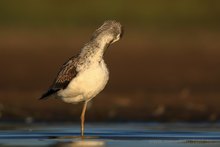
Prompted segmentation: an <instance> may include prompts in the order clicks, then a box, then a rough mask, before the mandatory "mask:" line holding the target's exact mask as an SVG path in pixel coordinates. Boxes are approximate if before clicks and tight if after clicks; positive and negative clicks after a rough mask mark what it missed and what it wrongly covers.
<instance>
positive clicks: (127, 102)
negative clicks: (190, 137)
mask: <svg viewBox="0 0 220 147" xmlns="http://www.w3.org/2000/svg"><path fill="white" fill-rule="evenodd" d="M108 19H115V20H117V21H119V22H121V24H122V25H123V26H124V28H125V34H124V38H123V39H122V40H120V41H119V42H117V43H115V44H114V45H112V46H111V47H110V48H109V49H108V50H107V52H106V54H105V59H106V63H107V65H108V67H109V69H110V81H109V83H108V85H107V87H106V88H105V90H104V91H103V92H102V93H101V94H99V95H98V96H97V97H96V98H94V99H93V101H92V103H91V104H90V106H89V108H88V112H87V116H86V117H87V120H88V121H217V120H219V118H220V107H219V106H220V91H219V90H220V68H219V64H220V1H218V0H212V1H208V0H180V1H174V0H168V1H164V0H156V1H153V0H147V1H146V0H137V1H135V2H133V1H125V0H121V1H118V0H111V1H103V0H93V1H70V0H65V1H58V0H53V1H52V0H45V1H40V0H32V1H22V0H20V1H18V0H17V1H16V0H15V1H6V0H2V1H1V2H0V63H1V70H0V71H1V72H0V119H1V120H2V121H4V120H20V121H27V122H29V121H33V120H36V121H61V120H62V121H78V120H79V116H80V111H81V106H82V104H79V105H71V104H66V103H64V102H62V101H61V100H57V99H53V98H51V99H48V100H46V101H39V100H38V97H40V96H41V94H42V93H43V92H45V90H47V88H48V87H49V86H50V84H51V82H52V81H53V79H54V78H55V76H56V73H57V72H58V70H59V67H60V66H61V65H62V64H63V63H64V62H65V61H66V60H67V59H68V58H69V57H71V56H73V55H74V54H76V53H78V52H79V51H80V48H81V47H82V46H83V45H84V44H85V43H86V42H87V41H88V40H89V38H90V36H91V34H92V32H93V31H94V30H95V29H96V28H97V27H98V26H100V25H101V24H102V23H103V22H104V21H105V20H108Z"/></svg>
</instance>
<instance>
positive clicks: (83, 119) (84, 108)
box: [81, 101, 88, 138]
mask: <svg viewBox="0 0 220 147" xmlns="http://www.w3.org/2000/svg"><path fill="white" fill-rule="evenodd" d="M87 103H88V101H85V103H84V105H83V109H82V113H81V137H82V138H83V136H84V121H85V112H86V107H87Z"/></svg>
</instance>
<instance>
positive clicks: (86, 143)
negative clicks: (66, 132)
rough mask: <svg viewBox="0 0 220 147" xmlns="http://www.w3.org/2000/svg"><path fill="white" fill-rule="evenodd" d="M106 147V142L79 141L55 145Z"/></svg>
mask: <svg viewBox="0 0 220 147" xmlns="http://www.w3.org/2000/svg"><path fill="white" fill-rule="evenodd" d="M94 146H97V147H105V142H104V141H98V140H79V141H74V142H63V143H58V144H56V145H55V147H94Z"/></svg>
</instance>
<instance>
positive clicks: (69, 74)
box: [40, 20, 123, 137]
mask: <svg viewBox="0 0 220 147" xmlns="http://www.w3.org/2000/svg"><path fill="white" fill-rule="evenodd" d="M122 34H123V29H122V26H121V24H120V23H119V22H116V21H114V20H108V21H105V22H104V23H103V25H101V26H100V27H99V28H98V29H97V30H95V32H94V33H93V34H92V37H91V39H90V40H89V42H88V43H86V44H85V45H84V46H83V47H82V49H81V52H80V53H79V54H78V55H77V56H74V57H72V58H70V59H69V60H68V61H67V62H66V63H64V64H63V65H62V67H61V69H60V71H59V73H58V75H57V77H56V79H55V80H54V82H53V83H52V85H51V86H50V88H49V90H48V91H47V92H46V93H44V94H43V95H42V96H41V98H40V99H44V98H46V97H48V96H51V95H55V96H56V97H57V98H60V99H62V100H63V101H64V102H67V103H79V102H84V105H83V109H82V113H81V136H82V137H83V136H84V120H85V111H86V107H87V103H88V102H89V101H90V100H91V99H92V98H94V97H95V96H96V95H97V94H98V93H99V92H100V91H102V90H103V89H104V87H105V85H106V84H107V82H108V79H109V71H108V68H107V66H106V64H105V62H104V59H103V54H104V52H105V50H106V49H107V48H108V47H109V46H110V45H111V44H112V43H114V42H116V41H118V40H119V39H120V38H121V37H122Z"/></svg>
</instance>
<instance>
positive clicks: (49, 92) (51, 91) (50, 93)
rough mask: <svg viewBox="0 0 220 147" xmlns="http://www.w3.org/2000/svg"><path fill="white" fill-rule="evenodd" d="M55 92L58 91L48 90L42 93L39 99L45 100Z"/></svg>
mask: <svg viewBox="0 0 220 147" xmlns="http://www.w3.org/2000/svg"><path fill="white" fill-rule="evenodd" d="M57 91H59V89H49V90H48V91H47V92H46V93H44V94H43V95H42V96H41V97H40V98H39V99H40V100H42V99H46V98H48V96H51V95H53V94H55V93H56V92H57Z"/></svg>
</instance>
